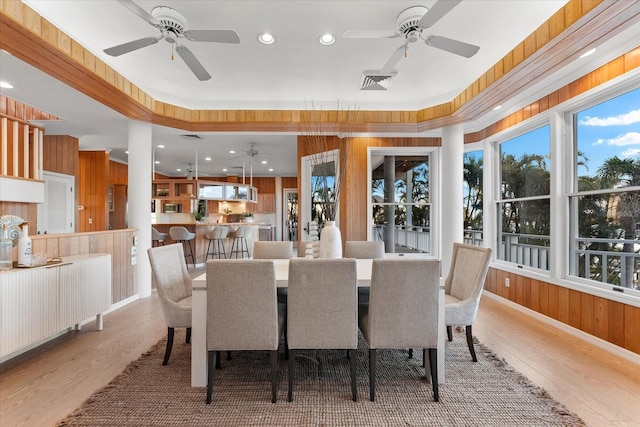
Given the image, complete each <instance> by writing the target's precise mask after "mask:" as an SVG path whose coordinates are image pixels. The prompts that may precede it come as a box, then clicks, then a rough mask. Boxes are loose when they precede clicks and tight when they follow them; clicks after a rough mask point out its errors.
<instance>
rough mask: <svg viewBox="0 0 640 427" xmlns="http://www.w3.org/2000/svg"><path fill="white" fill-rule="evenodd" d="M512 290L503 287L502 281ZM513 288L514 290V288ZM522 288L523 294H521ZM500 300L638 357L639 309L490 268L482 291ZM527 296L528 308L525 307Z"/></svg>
mask: <svg viewBox="0 0 640 427" xmlns="http://www.w3.org/2000/svg"><path fill="white" fill-rule="evenodd" d="M507 277H508V278H509V280H510V281H511V286H510V287H509V288H507V287H505V286H504V281H505V278H507ZM514 284H515V286H514ZM520 287H522V290H520ZM484 289H485V291H487V292H491V293H493V294H495V295H498V296H500V297H502V298H505V299H508V300H510V301H513V302H514V303H516V304H519V305H522V306H525V307H527V308H530V309H531V310H533V311H536V312H538V313H540V314H542V315H545V316H548V317H551V318H553V319H556V320H558V321H560V322H562V323H565V324H567V325H569V326H572V327H574V328H576V329H579V330H581V331H584V332H586V333H588V334H590V335H594V336H596V337H598V338H601V339H603V340H605V341H608V342H610V343H612V344H615V345H617V346H620V347H623V348H626V349H627V350H630V351H633V352H635V353H638V354H640V338H639V337H640V308H639V307H635V306H631V305H628V304H623V303H621V302H617V301H612V300H608V299H605V298H601V297H597V296H594V295H591V294H587V293H584V292H580V291H578V290H575V289H569V288H565V287H562V286H558V285H554V284H551V283H547V282H543V281H541V280H536V279H531V278H528V277H525V276H521V275H519V274H515V273H511V272H507V271H504V270H501V269H498V268H493V267H492V268H490V269H489V272H488V273H487V279H486V283H485V287H484ZM527 293H529V295H530V297H529V299H530V306H527V305H526V300H527V296H526V295H527Z"/></svg>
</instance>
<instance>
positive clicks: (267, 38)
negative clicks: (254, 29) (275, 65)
mask: <svg viewBox="0 0 640 427" xmlns="http://www.w3.org/2000/svg"><path fill="white" fill-rule="evenodd" d="M258 41H259V42H260V43H262V44H273V43H274V42H275V41H276V38H275V37H273V35H271V34H269V33H262V34H260V35H259V36H258Z"/></svg>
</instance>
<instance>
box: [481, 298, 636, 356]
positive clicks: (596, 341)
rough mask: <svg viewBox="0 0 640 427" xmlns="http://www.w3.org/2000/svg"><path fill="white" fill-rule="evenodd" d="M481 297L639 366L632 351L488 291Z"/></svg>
mask: <svg viewBox="0 0 640 427" xmlns="http://www.w3.org/2000/svg"><path fill="white" fill-rule="evenodd" d="M482 296H484V297H487V298H491V299H492V300H495V301H498V302H500V303H502V304H504V305H507V306H509V307H511V308H513V309H515V310H518V311H520V312H522V313H524V314H527V315H529V316H531V317H534V318H536V319H537V320H540V321H541V322H544V323H546V324H548V325H551V326H553V327H554V328H557V329H560V330H561V331H563V332H566V333H568V334H570V335H573V336H575V337H577V338H580V339H581V340H583V341H586V342H588V343H589V344H593V345H595V346H596V347H598V348H601V349H603V350H605V351H608V352H609V353H612V354H614V355H616V356H619V357H621V358H623V359H625V360H628V361H629V362H631V363H635V364H636V365H639V366H640V355H639V354H636V353H634V352H633V351H630V350H627V349H626V348H622V347H620V346H618V345H615V344H612V343H610V342H609V341H605V340H603V339H602V338H598V337H596V336H595V335H591V334H588V333H586V332H584V331H581V330H580V329H577V328H574V327H573V326H570V325H567V324H566V323H563V322H560V321H559V320H556V319H553V318H551V317H549V316H545V315H544V314H541V313H538V312H537V311H534V310H531V309H530V308H527V307H525V306H522V305H520V304H516V303H515V302H513V301H511V300H508V299H506V298H503V297H501V296H499V295H496V294H494V293H492V292H489V291H486V290H484V291H482Z"/></svg>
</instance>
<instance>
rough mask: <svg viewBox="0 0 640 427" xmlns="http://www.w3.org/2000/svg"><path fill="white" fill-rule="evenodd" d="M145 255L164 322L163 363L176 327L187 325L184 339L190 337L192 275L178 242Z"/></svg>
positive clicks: (171, 344) (187, 340)
mask: <svg viewBox="0 0 640 427" xmlns="http://www.w3.org/2000/svg"><path fill="white" fill-rule="evenodd" d="M147 254H148V255H149V262H150V263H151V274H152V278H153V281H154V283H155V284H156V288H157V290H158V297H160V306H161V307H162V314H163V315H164V320H165V322H166V324H167V347H166V350H165V352H164V359H163V361H162V364H163V365H166V364H167V363H168V362H169V356H171V348H172V347H173V336H174V332H175V328H187V337H186V342H187V343H189V341H190V339H191V277H189V273H188V272H187V265H186V263H185V260H184V252H183V249H182V245H181V244H180V243H174V244H171V245H165V246H157V247H155V248H149V249H148V250H147Z"/></svg>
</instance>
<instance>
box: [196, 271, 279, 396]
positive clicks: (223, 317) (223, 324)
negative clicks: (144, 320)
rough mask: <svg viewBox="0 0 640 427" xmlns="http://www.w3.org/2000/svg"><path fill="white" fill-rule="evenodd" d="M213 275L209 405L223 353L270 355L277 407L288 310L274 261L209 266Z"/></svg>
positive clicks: (209, 275)
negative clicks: (280, 352) (281, 298)
mask: <svg viewBox="0 0 640 427" xmlns="http://www.w3.org/2000/svg"><path fill="white" fill-rule="evenodd" d="M206 269H207V364H208V374H207V375H208V376H207V403H211V400H212V395H213V379H214V375H213V373H214V367H215V366H217V365H218V361H219V357H220V352H221V351H223V350H226V351H244V350H266V351H269V352H270V358H271V361H270V362H271V363H270V364H271V402H272V403H275V402H276V400H277V390H278V382H277V379H278V378H277V376H278V371H277V369H278V344H279V342H280V337H281V336H282V334H283V331H284V327H285V314H286V309H285V307H284V305H279V304H278V303H277V300H276V279H275V272H274V266H273V261H269V260H240V259H239V260H217V259H213V260H209V261H207V263H206Z"/></svg>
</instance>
